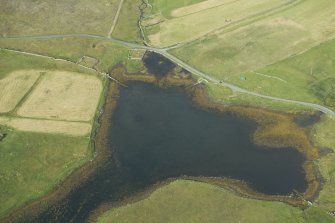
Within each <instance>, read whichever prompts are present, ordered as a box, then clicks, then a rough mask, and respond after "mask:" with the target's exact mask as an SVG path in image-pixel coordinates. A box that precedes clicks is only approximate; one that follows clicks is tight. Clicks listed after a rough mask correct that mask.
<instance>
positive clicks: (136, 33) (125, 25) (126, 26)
mask: <svg viewBox="0 0 335 223" xmlns="http://www.w3.org/2000/svg"><path fill="white" fill-rule="evenodd" d="M141 3H142V1H141V0H136V1H134V0H124V2H123V6H122V9H121V12H120V15H119V18H118V21H117V25H116V27H115V29H114V32H113V35H112V36H113V37H115V38H117V39H122V40H125V41H128V42H136V43H143V39H142V36H141V32H140V29H139V27H138V21H139V19H140V14H141V11H140V5H141Z"/></svg>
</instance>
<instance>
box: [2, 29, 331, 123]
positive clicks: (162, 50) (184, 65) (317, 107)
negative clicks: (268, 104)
mask: <svg viewBox="0 0 335 223" xmlns="http://www.w3.org/2000/svg"><path fill="white" fill-rule="evenodd" d="M64 37H80V38H93V39H101V40H106V41H112V42H114V43H118V44H121V45H124V46H126V47H130V48H137V49H145V50H148V51H151V52H155V53H158V54H161V55H162V56H164V57H166V58H168V59H170V60H171V61H173V62H174V63H176V64H177V65H179V66H181V67H182V68H184V69H185V70H187V71H189V72H191V73H192V74H194V75H196V76H199V77H201V78H204V79H206V80H208V81H210V82H212V83H214V84H217V85H221V86H224V87H227V88H230V89H231V90H232V91H234V92H239V93H244V94H248V95H252V96H256V97H260V98H264V99H269V100H272V101H277V102H285V103H290V104H296V105H302V106H306V107H309V108H312V109H315V110H318V111H321V112H323V113H325V114H328V115H329V116H330V117H332V118H333V119H335V112H334V111H332V110H331V109H329V108H326V107H324V106H322V105H318V104H314V103H309V102H303V101H296V100H290V99H285V98H279V97H272V96H268V95H263V94H259V93H256V92H252V91H249V90H246V89H243V88H240V87H237V86H235V85H232V84H229V83H227V82H224V81H222V80H218V79H216V78H213V77H211V76H210V75H209V74H205V73H203V72H201V71H199V70H197V69H196V68H194V67H192V66H190V65H189V64H187V63H185V62H184V61H182V60H180V59H178V58H177V57H175V56H173V55H172V54H170V53H169V52H167V51H168V50H169V49H170V48H155V47H150V46H143V45H138V44H135V43H129V42H126V41H122V40H118V39H114V38H108V37H103V36H97V35H89V34H64V35H45V36H22V37H7V38H0V40H29V39H57V38H64ZM2 50H6V49H2ZM12 51H14V50H12ZM16 52H20V51H16ZM25 54H28V55H29V54H30V55H38V54H32V53H25ZM39 56H42V57H43V55H39ZM44 57H48V56H44ZM48 58H51V59H55V58H52V57H48ZM67 62H69V61H67Z"/></svg>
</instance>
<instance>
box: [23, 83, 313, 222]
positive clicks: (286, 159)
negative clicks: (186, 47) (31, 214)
mask: <svg viewBox="0 0 335 223" xmlns="http://www.w3.org/2000/svg"><path fill="white" fill-rule="evenodd" d="M127 85H128V87H127V88H122V89H121V91H120V98H119V101H118V104H117V107H116V109H115V111H114V113H113V116H112V121H111V123H110V128H109V133H108V141H109V145H108V149H109V150H111V154H112V155H111V156H110V157H109V159H108V161H107V162H106V163H104V164H102V166H101V168H99V169H98V170H97V171H96V174H94V176H93V177H91V178H89V179H87V180H86V181H85V182H83V183H82V184H81V185H80V186H79V187H78V188H75V189H74V190H73V192H71V193H70V194H69V195H68V196H67V197H66V199H64V200H62V201H60V202H59V203H57V204H55V205H54V206H52V207H51V208H49V209H48V210H45V211H44V212H43V213H42V214H41V215H40V216H38V217H37V218H35V219H33V220H29V221H27V222H60V223H61V222H62V223H63V222H83V221H85V219H86V218H87V217H88V215H89V214H90V212H91V211H93V210H94V209H95V208H97V207H98V206H99V205H100V204H102V203H104V202H110V201H115V202H117V201H121V200H123V199H124V198H125V197H127V196H130V195H134V194H136V193H137V192H139V191H142V190H144V189H146V188H149V187H150V186H152V185H153V184H155V183H157V182H160V181H164V180H166V179H169V178H175V177H180V176H184V175H186V176H208V177H231V178H234V179H240V180H244V181H246V182H248V183H249V184H250V185H251V186H252V187H253V188H254V189H256V190H257V191H259V192H262V193H265V194H271V195H273V194H280V195H287V194H289V193H291V192H292V191H293V190H297V191H300V192H303V191H304V190H305V189H306V187H307V183H306V180H305V174H304V170H303V168H302V165H303V162H304V158H303V156H302V155H301V154H300V153H299V152H298V151H297V150H295V149H292V148H282V149H269V148H266V147H263V146H258V145H255V144H253V142H252V139H251V136H252V133H253V132H254V130H255V129H256V128H257V124H256V123H255V122H254V121H252V120H248V119H242V118H239V117H237V116H234V115H233V114H227V113H219V112H216V111H209V110H205V109H202V108H199V107H198V106H195V105H194V104H193V103H192V101H191V99H190V97H189V96H188V95H187V94H186V93H185V90H184V89H183V88H170V89H165V90H163V89H160V88H159V87H158V86H155V85H152V84H148V83H143V82H129V83H127Z"/></svg>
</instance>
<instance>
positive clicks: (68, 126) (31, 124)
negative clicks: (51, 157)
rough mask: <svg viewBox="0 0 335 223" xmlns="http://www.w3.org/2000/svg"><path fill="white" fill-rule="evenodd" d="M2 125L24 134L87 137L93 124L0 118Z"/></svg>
mask: <svg viewBox="0 0 335 223" xmlns="http://www.w3.org/2000/svg"><path fill="white" fill-rule="evenodd" d="M0 125H5V126H8V127H11V128H14V129H16V130H18V131H22V132H37V133H50V134H64V135H72V136H87V135H89V134H90V132H91V124H89V123H80V122H66V121H53V120H38V119H26V118H6V117H0Z"/></svg>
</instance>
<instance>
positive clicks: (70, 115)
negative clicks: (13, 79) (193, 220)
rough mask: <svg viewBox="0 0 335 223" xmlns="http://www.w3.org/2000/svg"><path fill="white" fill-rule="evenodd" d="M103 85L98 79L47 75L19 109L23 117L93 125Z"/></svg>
mask: <svg viewBox="0 0 335 223" xmlns="http://www.w3.org/2000/svg"><path fill="white" fill-rule="evenodd" d="M101 92H102V83H101V80H99V78H98V77H96V76H91V75H82V74H79V73H72V72H58V71H57V72H53V71H50V72H47V73H46V74H44V76H43V79H42V80H41V82H40V83H39V84H38V85H37V86H36V88H35V89H34V91H33V92H32V93H31V95H30V96H29V97H28V98H27V100H26V101H25V102H24V103H23V105H22V106H21V107H20V108H19V110H18V112H17V114H18V115H20V116H23V117H34V118H47V119H55V120H68V121H90V120H92V118H93V117H94V114H95V110H96V108H97V105H98V102H99V99H100V94H101Z"/></svg>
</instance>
